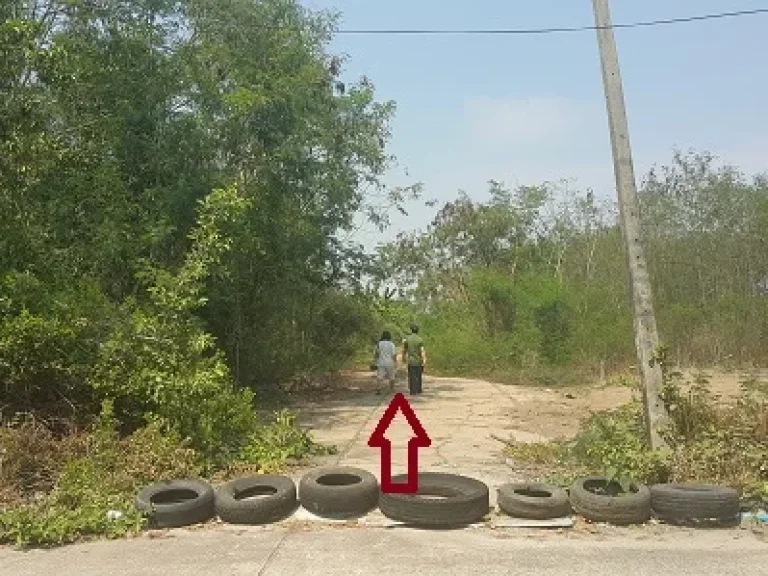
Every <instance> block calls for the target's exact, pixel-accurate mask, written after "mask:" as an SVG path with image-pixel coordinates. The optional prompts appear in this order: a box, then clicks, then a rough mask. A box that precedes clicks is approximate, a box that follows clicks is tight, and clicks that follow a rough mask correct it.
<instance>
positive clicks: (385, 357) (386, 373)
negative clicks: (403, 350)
mask: <svg viewBox="0 0 768 576" xmlns="http://www.w3.org/2000/svg"><path fill="white" fill-rule="evenodd" d="M373 354H374V361H375V362H376V370H377V372H376V383H377V384H378V386H377V388H376V394H381V388H382V386H383V384H384V380H389V391H390V392H393V391H394V390H395V371H396V369H397V348H395V344H394V342H392V334H391V333H390V332H389V331H388V330H385V331H384V332H383V333H382V335H381V339H380V340H379V343H378V344H376V349H375V350H374V353H373Z"/></svg>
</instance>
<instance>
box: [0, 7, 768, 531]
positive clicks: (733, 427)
mask: <svg viewBox="0 0 768 576" xmlns="http://www.w3.org/2000/svg"><path fill="white" fill-rule="evenodd" d="M335 22H336V20H335V17H334V16H333V15H331V14H327V13H321V12H314V11H310V10H307V9H304V8H302V7H301V6H300V5H299V4H298V2H296V1H295V0H264V1H262V2H258V3H254V2H252V1H250V0H234V1H227V2H224V1H220V0H190V1H188V2H182V3H179V2H175V1H171V0H157V1H152V2H148V1H145V0H121V1H119V2H106V3H104V2H85V1H80V0H9V1H6V2H3V3H2V6H0V543H5V542H11V543H18V544H54V543H61V542H67V541H72V540H75V539H78V538H81V537H86V536H89V535H108V536H119V535H123V534H126V533H131V532H135V531H136V530H139V529H140V528H141V527H142V526H143V519H142V518H141V517H140V516H139V515H138V513H137V512H136V510H135V509H134V507H133V503H132V499H133V497H134V495H135V493H136V490H137V489H138V487H140V486H141V485H143V484H145V483H148V482H151V481H156V480H161V479H164V478H172V477H181V476H203V477H207V478H219V479H221V478H227V477H229V476H231V475H233V474H242V473H251V472H259V471H271V470H280V469H281V468H282V467H284V466H285V465H286V464H287V463H290V462H292V461H297V460H301V459H302V458H305V457H308V456H311V455H312V454H315V453H318V452H322V451H324V450H328V448H322V447H319V446H317V445H316V444H315V443H314V442H313V441H312V438H311V437H310V436H309V435H308V434H307V433H306V432H304V431H302V430H300V429H299V428H298V427H297V426H296V418H295V415H293V414H291V413H290V412H287V411H282V412H278V413H277V414H275V415H274V417H272V418H267V419H264V418H258V417H257V416H256V410H258V409H263V407H264V406H265V405H266V404H267V402H268V401H269V400H271V399H273V398H274V397H275V392H276V391H277V390H280V389H281V386H283V385H284V384H286V383H298V385H300V384H301V383H305V382H311V381H312V380H313V379H315V378H317V377H318V376H320V375H323V374H328V373H329V372H333V371H335V370H340V369H343V368H345V367H349V366H354V365H360V366H367V365H368V364H369V361H370V351H371V346H370V344H372V343H373V342H374V341H375V339H376V337H377V335H378V334H380V333H381V331H382V330H384V329H389V330H390V331H392V333H393V335H394V336H395V337H396V338H397V337H398V336H400V335H403V334H404V332H405V329H406V328H407V326H408V325H409V324H410V322H411V321H414V320H415V321H417V322H418V323H419V324H420V325H421V327H422V331H423V334H424V335H425V338H426V340H427V347H428V350H429V359H430V368H429V370H430V371H431V373H434V374H445V375H456V376H461V375H463V376H476V377H481V376H482V377H487V378H492V379H495V380H499V381H503V382H508V383H525V384H536V385H544V386H567V385H574V384H581V383H585V382H588V381H592V380H594V379H595V377H601V378H602V377H606V378H607V377H610V375H611V374H612V373H616V372H617V371H620V370H623V369H625V368H626V367H627V366H628V365H630V364H631V363H632V362H633V360H634V351H633V350H634V349H633V336H632V320H631V316H630V308H629V305H628V300H627V294H628V288H627V283H626V274H625V262H624V254H623V247H622V244H621V236H620V234H619V228H618V226H617V220H616V213H615V209H614V207H613V206H612V205H611V204H603V203H600V202H599V201H597V200H596V199H595V197H594V196H593V194H592V193H591V192H588V191H577V190H571V189H569V188H568V187H567V186H566V185H564V184H557V183H554V184H553V183H547V184H542V185H537V186H523V187H520V188H517V189H514V190H510V189H508V188H507V187H505V186H504V185H503V184H502V183H498V182H491V183H490V190H489V192H490V194H489V198H490V199H489V200H488V201H486V202H480V201H475V200H471V199H470V198H469V197H467V196H466V195H464V194H460V195H459V197H458V199H457V200H455V201H453V202H449V203H447V204H445V205H444V206H442V207H441V208H440V209H439V211H438V213H437V216H436V217H435V220H434V222H433V223H432V225H431V226H430V227H429V229H428V230H426V231H423V232H417V233H413V234H405V235H402V236H400V237H399V238H398V239H397V241H395V242H393V243H390V244H388V245H385V246H382V247H381V249H380V250H378V251H377V252H376V253H375V254H368V253H366V252H365V251H364V250H363V248H362V247H361V246H358V245H356V244H354V243H350V242H348V241H346V240H345V237H346V236H347V233H348V232H350V231H351V230H352V229H353V228H354V225H355V218H356V217H357V216H359V215H360V214H363V215H365V216H367V217H368V219H369V221H370V222H372V223H373V224H374V225H376V226H378V227H380V228H381V229H384V228H385V227H386V226H387V225H388V222H389V216H388V214H389V213H390V211H391V210H392V209H399V210H401V211H402V210H403V205H404V202H405V201H406V200H409V199H413V198H417V197H418V196H419V193H420V186H418V185H413V186H412V187H408V188H402V189H389V188H387V187H385V186H384V185H383V183H382V181H381V178H382V176H383V175H384V174H385V172H386V171H387V169H388V168H389V167H390V166H391V164H392V160H393V159H392V158H391V157H390V156H389V155H388V153H387V151H386V146H387V141H388V139H389V136H390V134H389V121H390V119H391V117H392V115H393V114H394V111H395V105H394V103H392V102H378V101H377V100H376V98H375V93H374V87H373V85H372V83H371V82H370V81H369V80H368V79H366V78H363V79H361V80H360V81H359V82H356V83H354V84H352V83H344V82H342V81H341V77H342V74H343V70H342V67H343V60H342V59H340V58H338V57H336V56H334V55H331V54H330V53H329V52H328V50H327V45H328V42H329V40H330V39H331V37H332V35H333V30H334V28H335ZM641 198H642V202H643V207H644V218H645V222H646V234H647V237H648V242H649V259H650V263H651V268H652V269H651V277H652V279H653V281H654V284H655V285H654V290H655V297H656V301H657V305H658V315H659V324H660V328H661V331H662V336H663V338H664V340H665V341H666V342H668V343H670V358H671V361H674V363H676V364H679V365H691V364H693V365H716V364H717V365H726V366H728V365H741V364H748V363H752V364H755V365H760V364H764V363H765V360H766V354H768V251H766V250H765V230H767V229H768V179H767V178H766V177H763V176H757V177H754V178H752V179H749V178H748V177H747V176H745V175H743V174H741V173H740V172H739V171H738V170H737V169H736V168H733V167H718V166H717V165H716V163H715V161H714V159H713V158H711V157H709V156H708V155H707V154H704V153H702V154H697V153H690V154H678V155H676V156H675V157H674V159H673V162H672V164H671V166H668V167H662V168H659V169H655V170H654V171H653V172H651V173H650V174H649V175H648V176H647V177H646V179H645V181H644V184H643V186H642V192H641ZM761 386H762V385H761V384H760V383H759V382H754V383H752V385H751V390H752V393H753V396H752V397H751V399H747V397H746V396H745V399H744V400H743V401H742V402H740V403H739V404H737V405H735V406H730V407H718V406H717V405H716V403H715V402H713V401H712V400H711V399H710V398H709V397H708V396H706V394H705V392H704V391H700V392H697V394H698V395H697V396H695V397H683V396H679V395H678V396H675V394H676V393H675V392H674V390H676V388H674V387H671V388H670V389H669V394H670V396H669V398H670V400H669V402H670V406H675V410H676V411H673V414H675V422H676V426H677V427H676V428H675V430H674V431H672V432H671V434H672V436H671V439H672V441H671V446H672V453H671V454H670V455H668V456H665V457H664V458H662V457H661V456H656V455H653V456H651V455H649V454H648V452H647V451H646V450H645V449H644V447H643V445H642V442H641V440H640V436H639V430H640V429H641V427H639V424H638V418H639V414H640V412H639V408H638V406H637V405H632V406H630V407H627V408H626V409H623V410H622V411H620V412H617V413H615V414H611V415H599V416H595V417H594V418H593V419H591V420H589V421H588V422H587V424H586V428H585V432H584V434H583V435H582V436H580V437H579V438H580V439H577V441H576V444H575V445H574V446H572V447H570V448H569V449H568V452H567V453H568V455H569V457H571V456H573V457H574V458H576V456H578V458H576V459H575V460H572V461H573V462H578V463H580V465H584V466H586V467H591V468H605V467H607V468H611V469H613V468H615V470H616V472H615V473H616V474H619V475H621V474H630V475H634V476H637V477H640V478H651V477H654V476H653V475H654V474H655V475H657V476H658V477H662V476H663V475H664V474H666V475H667V476H668V477H671V478H683V477H691V478H712V479H718V478H720V479H723V480H728V481H732V482H737V481H738V482H739V483H740V485H743V486H744V487H745V489H747V490H748V491H751V493H755V494H764V492H765V490H766V488H765V482H764V476H763V477H760V476H759V474H764V473H765V470H763V468H756V466H757V464H756V461H757V459H758V456H759V455H760V454H761V452H760V450H761V449H762V450H763V452H762V454H763V455H765V454H766V451H765V403H764V397H765V389H764V388H761ZM761 394H762V395H761ZM760 398H763V400H759V399H760ZM761 402H762V404H761ZM760 426H762V428H760ZM761 430H762V432H761ZM761 443H762V444H761ZM737 446H738V447H739V448H738V450H737V449H736V447H737ZM520 450H523V448H520ZM524 450H529V451H534V452H535V451H537V450H539V451H540V453H545V454H552V458H550V459H548V460H547V462H551V461H553V460H552V459H554V460H558V459H563V458H564V456H563V454H565V452H561V451H560V450H559V448H558V449H557V450H556V449H555V448H553V447H551V446H550V447H526V448H525V449H524ZM729 450H731V451H729ZM626 454H629V455H630V456H626ZM763 459H764V458H763ZM761 466H764V465H763V464H761ZM760 478H762V479H763V480H762V482H763V483H762V484H760V482H759V481H760ZM761 491H762V492H761Z"/></svg>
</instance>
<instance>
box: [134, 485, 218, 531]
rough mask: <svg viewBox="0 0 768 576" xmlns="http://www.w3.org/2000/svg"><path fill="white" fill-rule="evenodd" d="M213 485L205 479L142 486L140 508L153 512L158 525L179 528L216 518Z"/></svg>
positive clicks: (152, 518)
mask: <svg viewBox="0 0 768 576" xmlns="http://www.w3.org/2000/svg"><path fill="white" fill-rule="evenodd" d="M213 501H214V497H213V488H212V487H211V485H210V484H208V483H207V482H203V481H202V480H194V479H186V480H165V481H162V482H155V483H154V484H150V485H149V486H146V487H144V488H142V489H141V490H140V491H139V493H138V494H137V495H136V508H138V509H139V511H141V512H144V513H145V514H147V515H148V516H149V524H150V526H152V527H155V528H176V527H180V526H189V525H191V524H199V523H201V522H206V521H208V520H210V519H211V518H213V516H214V514H215V511H214V505H213Z"/></svg>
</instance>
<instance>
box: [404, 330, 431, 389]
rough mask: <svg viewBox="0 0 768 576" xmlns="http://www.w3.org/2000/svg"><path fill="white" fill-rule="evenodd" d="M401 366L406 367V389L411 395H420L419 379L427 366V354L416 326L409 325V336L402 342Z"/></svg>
mask: <svg viewBox="0 0 768 576" xmlns="http://www.w3.org/2000/svg"><path fill="white" fill-rule="evenodd" d="M403 364H407V366H408V389H409V390H410V393H411V395H414V394H421V377H422V375H423V374H424V366H426V364H427V352H426V350H425V349H424V340H422V339H421V336H419V327H418V326H417V325H416V324H411V334H410V335H409V336H408V337H407V338H405V340H403Z"/></svg>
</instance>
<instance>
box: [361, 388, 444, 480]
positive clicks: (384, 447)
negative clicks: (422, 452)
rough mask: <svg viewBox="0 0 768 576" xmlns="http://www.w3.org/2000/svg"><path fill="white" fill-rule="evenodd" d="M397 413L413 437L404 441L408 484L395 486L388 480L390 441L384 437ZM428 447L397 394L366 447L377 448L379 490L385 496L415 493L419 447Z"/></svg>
mask: <svg viewBox="0 0 768 576" xmlns="http://www.w3.org/2000/svg"><path fill="white" fill-rule="evenodd" d="M398 410H399V411H400V412H402V413H403V416H405V419H406V420H407V421H408V425H409V426H410V427H411V430H413V434H414V437H413V438H411V439H410V440H408V481H407V482H405V483H395V482H393V481H392V442H390V441H389V440H387V438H386V436H385V434H386V432H387V429H388V428H389V426H390V425H391V424H392V421H393V420H394V419H395V416H396V415H397V412H398ZM431 445H432V440H430V438H429V436H428V435H427V432H426V430H424V427H423V426H422V425H421V422H419V419H418V418H417V417H416V414H415V413H414V411H413V408H411V405H410V404H409V403H408V400H406V399H405V396H403V395H402V394H400V393H398V394H395V397H394V398H392V402H390V403H389V406H387V409H386V410H385V411H384V415H383V416H382V417H381V420H379V424H378V425H377V426H376V429H375V430H374V431H373V434H371V437H370V438H369V439H368V446H370V447H371V448H381V491H382V492H386V493H389V494H391V493H399V494H413V493H415V492H418V490H419V448H427V447H429V446H431Z"/></svg>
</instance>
